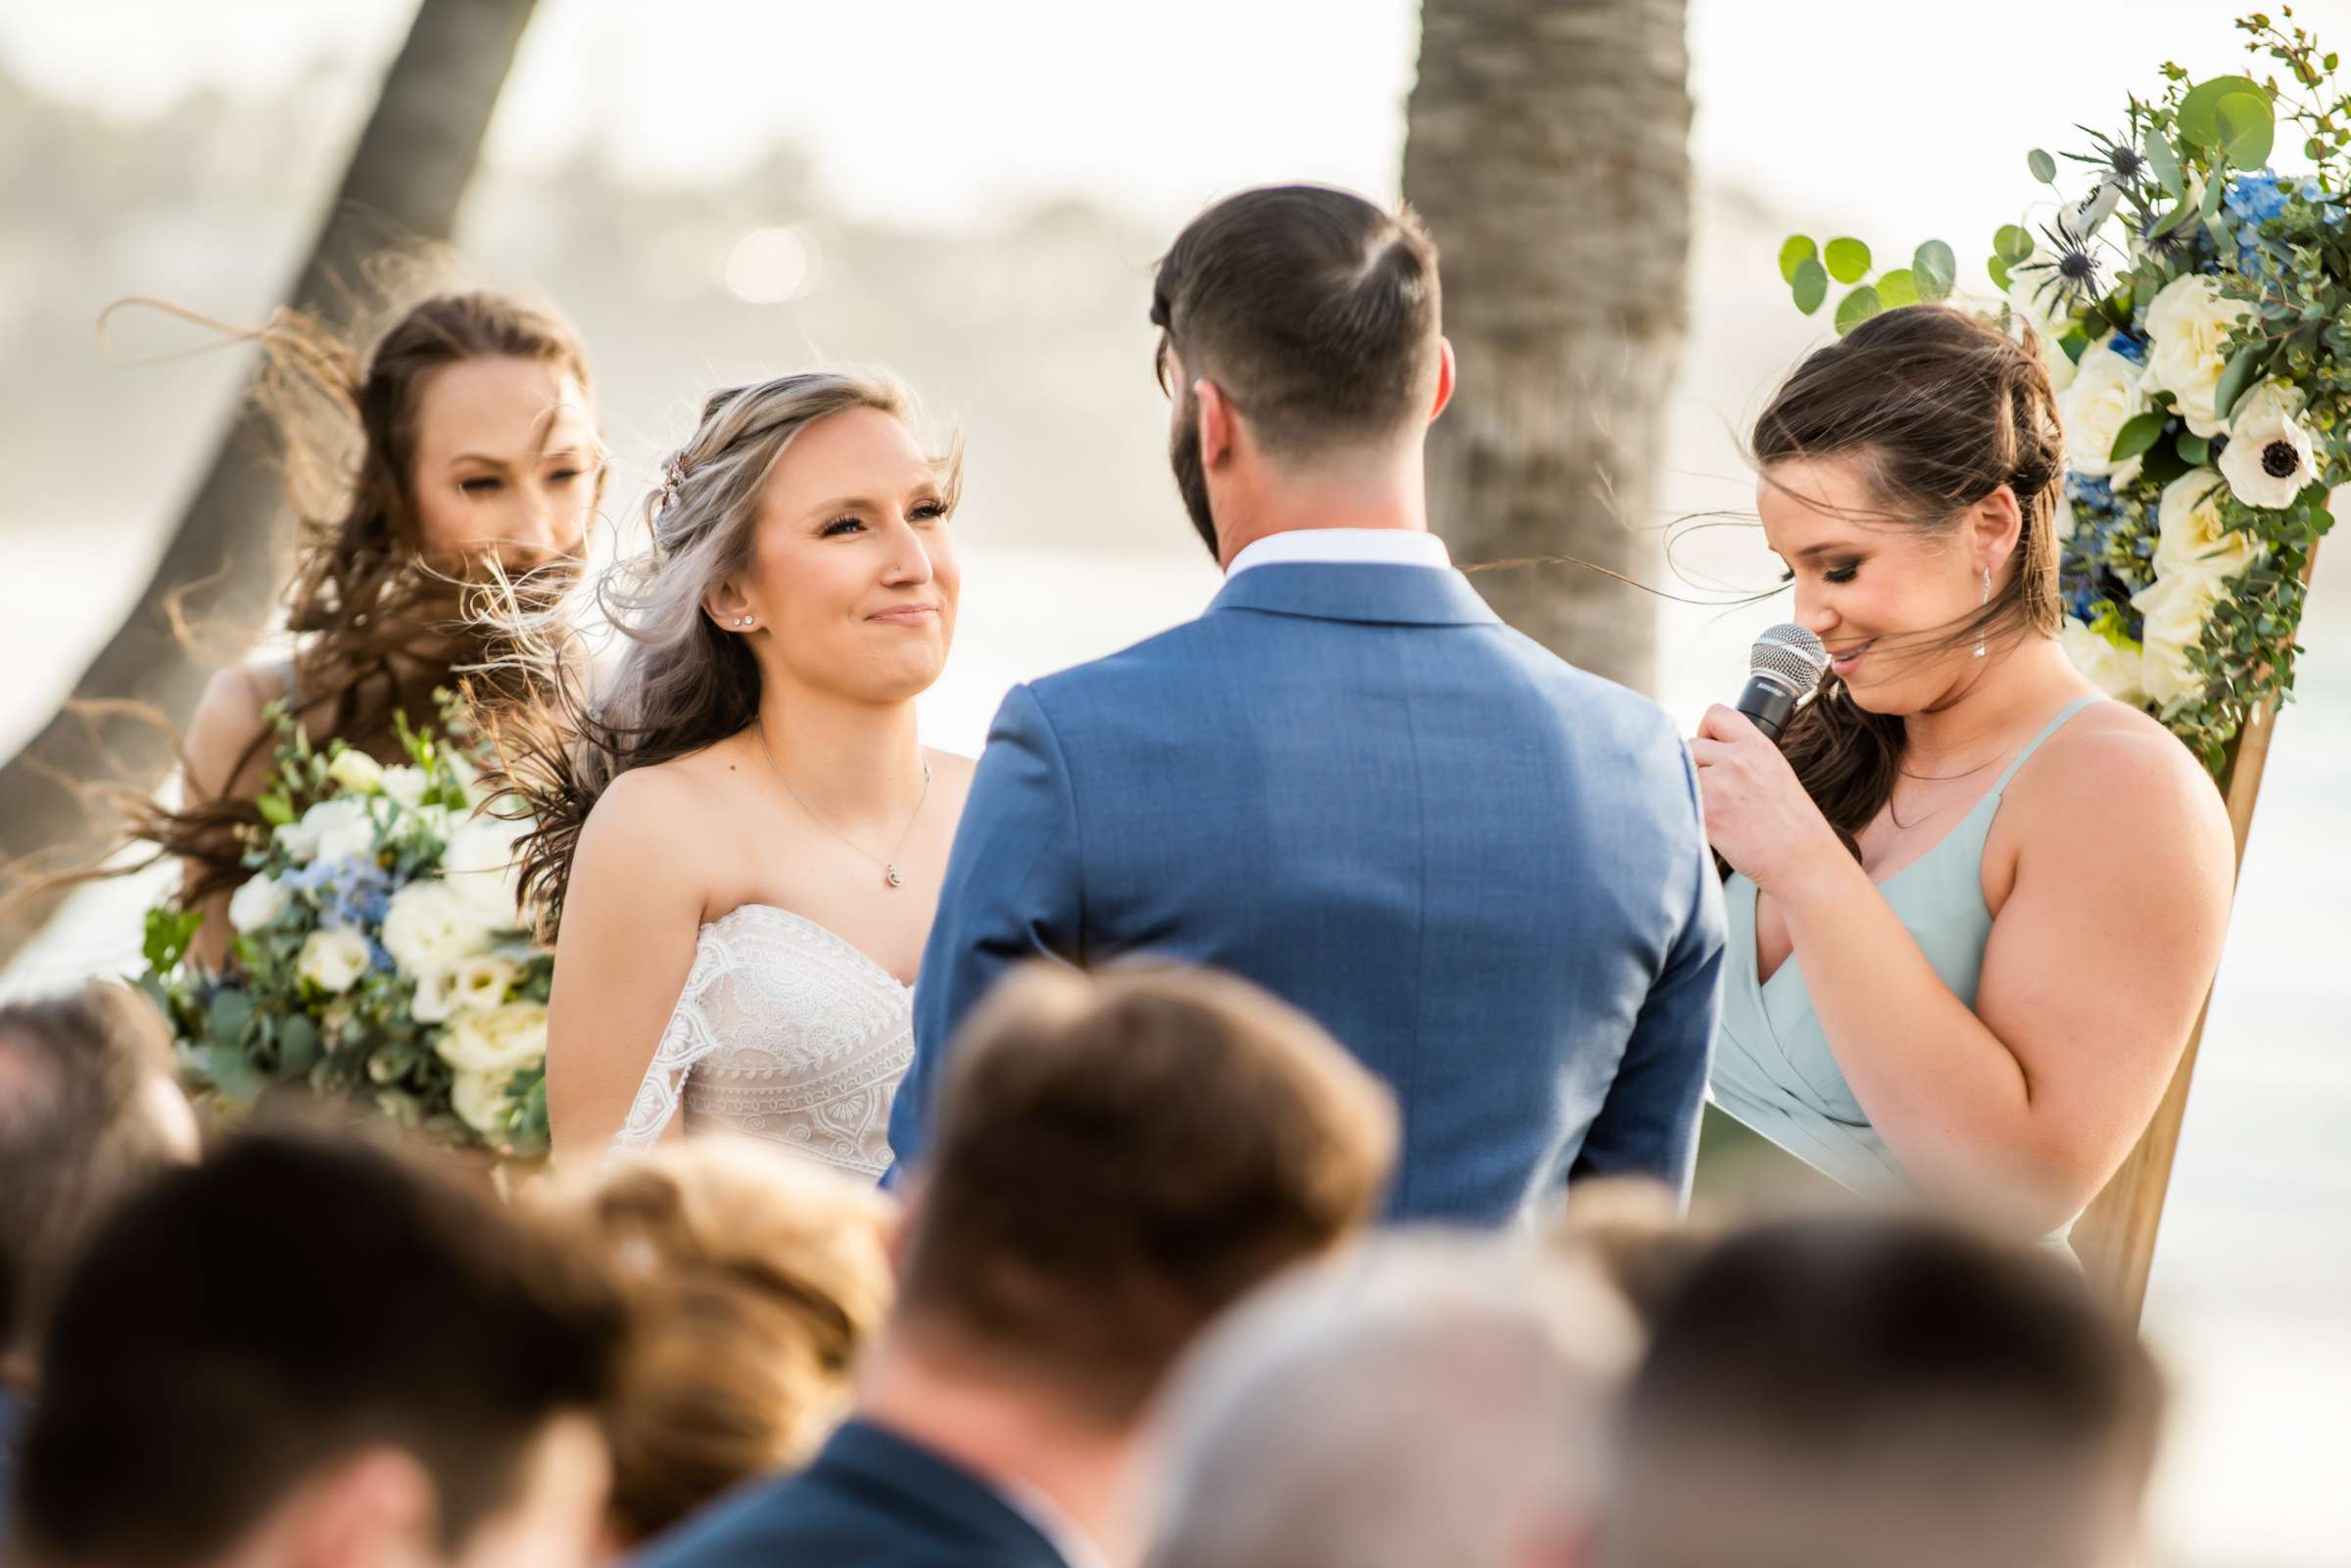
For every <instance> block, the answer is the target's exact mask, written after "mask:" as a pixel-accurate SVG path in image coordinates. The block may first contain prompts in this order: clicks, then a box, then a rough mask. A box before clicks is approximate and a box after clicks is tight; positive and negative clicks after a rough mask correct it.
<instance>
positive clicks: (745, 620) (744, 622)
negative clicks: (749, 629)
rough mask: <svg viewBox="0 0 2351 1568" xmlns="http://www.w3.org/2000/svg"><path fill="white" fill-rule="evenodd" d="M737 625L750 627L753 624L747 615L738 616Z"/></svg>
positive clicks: (736, 618)
mask: <svg viewBox="0 0 2351 1568" xmlns="http://www.w3.org/2000/svg"><path fill="white" fill-rule="evenodd" d="M735 624H736V625H737V626H748V625H750V624H751V618H750V617H749V616H747V615H738V616H736V617H735Z"/></svg>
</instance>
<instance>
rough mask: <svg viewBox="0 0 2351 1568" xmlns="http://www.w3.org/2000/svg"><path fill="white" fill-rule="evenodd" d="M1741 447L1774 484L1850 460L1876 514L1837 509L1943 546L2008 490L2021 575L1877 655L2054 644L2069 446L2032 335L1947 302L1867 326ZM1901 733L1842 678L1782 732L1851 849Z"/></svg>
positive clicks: (1791, 391) (1894, 764)
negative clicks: (1813, 463) (1971, 511)
mask: <svg viewBox="0 0 2351 1568" xmlns="http://www.w3.org/2000/svg"><path fill="white" fill-rule="evenodd" d="M2027 331H2028V334H2029V332H2030V329H2027ZM1750 452H1751V458H1752V460H1753V463H1754V466H1755V469H1756V472H1757V473H1759V474H1760V475H1761V476H1762V478H1763V482H1764V483H1765V484H1771V485H1777V484H1779V481H1778V480H1776V479H1774V477H1773V475H1772V469H1773V467H1774V465H1776V464H1779V463H1785V462H1792V461H1797V460H1811V459H1818V458H1824V457H1826V458H1843V459H1849V460H1851V461H1853V462H1855V463H1857V464H1858V465H1859V470H1860V473H1861V476H1862V478H1863V479H1864V481H1865V482H1866V483H1867V485H1868V486H1869V488H1870V490H1871V491H1872V492H1873V493H1874V494H1875V496H1876V497H1877V499H1879V500H1880V501H1881V502H1882V508H1881V509H1874V510H1871V511H1868V512H1866V513H1850V514H1847V520H1848V521H1851V522H1856V523H1860V524H1864V525H1866V526H1869V527H1875V528H1889V529H1893V528H1899V529H1909V530H1911V531H1913V532H1916V533H1919V534H1923V535H1927V536H1929V537H1936V538H1949V537H1952V536H1954V535H1955V534H1956V533H1957V532H1958V529H1959V526H1960V516H1961V514H1962V513H1963V512H1965V511H1966V510H1967V508H1969V507H1971V506H1973V505H1975V504H1976V503H1977V502H1979V501H1981V500H1983V499H1986V498H1987V497H1989V496H1991V494H1992V493H1993V492H1994V491H1996V490H1998V489H1999V488H2000V487H2001V486H2003V485H2005V486H2007V487H2008V488H2009V489H2011V490H2013V491H2014V492H2015V493H2016V499H2017V505H2018V508H2019V509H2020V510H2021V511H2022V513H2023V515H2024V526H2023V530H2022V533H2021V535H2020V537H2019V541H2018V545H2017V553H2016V557H2015V560H2016V570H2015V571H2014V572H2013V573H2012V574H2011V575H2010V577H2009V579H2008V581H2007V582H2006V583H2005V584H2003V585H2001V586H2000V587H1999V588H1998V589H1997V591H1996V592H1995V593H1994V594H1992V596H1991V601H1990V602H1989V603H1987V604H1986V605H1985V606H1984V607H1983V609H1982V610H1980V611H1979V612H1977V613H1976V614H1974V615H1971V616H1969V617H1968V618H1967V619H1965V620H1964V621H1962V622H1960V623H1958V624H1956V625H1954V626H1951V627H1948V628H1941V629H1937V630H1934V631H1931V632H1926V633H1917V634H1908V635H1905V636H1902V637H1899V638H1893V637H1890V638H1885V639H1882V640H1881V641H1880V645H1879V647H1878V648H1877V649H1875V650H1873V652H1872V654H1871V656H1872V657H1873V658H1878V659H1885V658H1889V657H1892V658H1909V659H1921V658H1933V657H1938V656H1940V655H1943V654H1945V653H1948V652H1950V651H1951V650H1953V649H1955V648H1959V647H1962V646H1965V645H1966V644H1968V643H1971V642H1973V641H1976V640H1977V639H1978V638H1982V639H1984V640H1986V641H1988V642H1991V643H2001V644H2011V645H2012V644H2014V643H2015V642H2016V641H2020V640H2022V639H2024V638H2027V637H2055V636H2056V635H2057V633H2058V630H2059V628H2060V627H2061V626H2062V624H2063V614H2064V612H2063V609H2062V605H2061V601H2060V599H2059V596H2058V588H2057V536H2056V513H2057V502H2058V499H2059V486H2060V485H2061V483H2062V482H2063V480H2064V476H2065V436H2064V431H2063V429H2062V428H2061V426H2060V424H2059V421H2058V417H2057V401H2056V396H2055V394H2054V393H2053V392H2052V391H2051V390H2050V387H2049V377H2048V371H2047V370H2046V369H2045V368H2044V367H2043V365H2042V363H2041V359H2040V354H2039V348H2038V346H2037V345H2036V344H2035V342H2034V341H2033V340H2032V339H2031V337H2030V336H2029V335H2028V336H2027V338H2026V340H2025V341H2024V342H2022V343H2019V342H2017V341H2016V340H2014V339H2011V338H2009V337H2007V336H2006V335H2005V334H2003V333H2002V332H2001V331H2000V330H1999V329H1998V328H1996V327H1994V326H1992V325H1991V323H1989V322H1987V321H1984V320H1982V319H1980V318H1979V317H1976V316H1973V315H1970V314H1968V313H1967V312H1965V311H1962V310H1958V309H1952V308H1950V307H1948V306H1942V305H1912V306H1904V307H1902V308H1901V309H1894V310H1888V311H1885V312H1884V313H1882V314H1880V315H1875V316H1872V317H1870V318H1869V319H1868V320H1867V321H1864V322H1862V323H1861V324H1860V325H1859V326H1857V327H1855V328H1853V330H1852V331H1851V332H1849V333H1847V334H1846V336H1845V337H1843V338H1841V339H1839V340H1838V341H1837V342H1836V343H1833V344H1831V345H1829V346H1828V347H1827V348H1824V349H1820V350H1818V351H1816V352H1815V353H1814V354H1813V355H1812V356H1810V357H1809V358H1807V359H1805V360H1804V362H1803V363H1802V364H1800V365H1799V366H1798V367H1797V369H1796V372H1795V374H1793V375H1791V376H1790V377H1789V378H1788V379H1787V381H1786V382H1785V383H1783V384H1782V385H1781V387H1780V389H1779V391H1778V392H1777V393H1776V394H1775V395H1774V396H1773V398H1772V400H1771V403H1770V404H1769V406H1767V407H1766V408H1765V409H1764V410H1763V412H1762V414H1761V415H1760V416H1759V417H1758V418H1757V419H1756V421H1755V429H1754V435H1753V438H1752V440H1751V443H1750ZM1804 499H1805V500H1806V501H1807V502H1808V503H1809V504H1813V505H1818V504H1820V501H1819V499H1818V498H1817V497H1813V496H1809V495H1807V496H1806V497H1805V498H1804ZM1904 733H1905V732H1904V730H1903V725H1902V720H1901V718H1900V716H1899V715H1895V714H1882V713H1871V712H1869V711H1867V710H1866V709H1864V708H1862V707H1861V706H1859V705H1858V704H1857V703H1855V702H1854V701H1853V699H1852V695H1851V693H1850V692H1848V691H1847V689H1846V687H1845V684H1844V683H1843V682H1841V681H1839V680H1837V679H1836V678H1835V677H1833V676H1824V677H1823V679H1822V684H1821V688H1820V690H1819V692H1818V693H1817V694H1816V695H1815V696H1814V697H1813V699H1812V700H1811V701H1810V702H1808V703H1806V704H1805V705H1804V706H1803V707H1801V708H1799V710H1798V711H1797V714H1796V717H1795V718H1794V719H1793V720H1792V721H1790V723H1789V726H1788V729H1787V733H1786V734H1785V735H1784V736H1782V737H1781V741H1780V745H1781V749H1782V750H1784V751H1785V752H1786V753H1787V756H1788V760H1789V762H1790V763H1791V764H1792V765H1793V766H1794V767H1795V769H1796V775H1797V777H1798V778H1799V780H1801V781H1802V782H1803V785H1804V789H1805V791H1806V792H1807V793H1809V794H1810V795H1811V797H1812V799H1813V801H1814V803H1815V804H1817V805H1818V806H1819V807H1820V809H1821V814H1822V815H1823V816H1825V817H1827V818H1828V820H1829V822H1830V824H1831V826H1833V827H1834V828H1836V830H1837V832H1838V835H1839V836H1840V837H1841V838H1843V839H1844V840H1845V841H1846V844H1847V848H1853V847H1854V837H1855V835H1856V834H1857V833H1859V832H1860V831H1861V830H1862V829H1863V828H1865V827H1867V826H1868V825H1869V823H1870V822H1871V820H1872V819H1874V818H1875V817H1876V816H1877V814H1878V813H1879V811H1880V810H1882V809H1883V808H1884V807H1885V805H1886V803H1887V801H1888V800H1889V799H1891V798H1892V796H1893V793H1894V783H1895V777H1896V775H1897V774H1898V772H1899V771H1900V767H1901V755H1902V745H1903V737H1904ZM1857 852H1858V851H1857V850H1856V853H1857Z"/></svg>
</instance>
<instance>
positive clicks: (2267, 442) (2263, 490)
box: [2221, 381, 2319, 507]
mask: <svg viewBox="0 0 2351 1568" xmlns="http://www.w3.org/2000/svg"><path fill="white" fill-rule="evenodd" d="M2300 404H2301V399H2300V398H2299V397H2298V396H2296V395H2295V394H2294V392H2293V390H2292V389H2291V388H2289V387H2281V386H2279V384H2278V383H2277V382H2275V381H2265V382H2263V383H2262V384H2261V385H2260V386H2258V387H2255V388H2254V389H2253V390H2252V391H2250V392H2248V393H2246V394H2245V395H2244V396H2243V397H2242V398H2240V399H2238V400H2237V404H2236V406H2235V407H2234V408H2232V409H2231V410H2230V418H2229V449H2228V451H2224V452H2222V453H2221V477H2222V478H2224V479H2226V480H2228V481H2229V488H2230V489H2231V490H2232V491H2234V492H2235V493H2236V499H2238V500H2241V501H2243V502H2244V503H2245V504H2246V505H2248V506H2266V507H2279V506H2291V505H2292V504H2293V503H2294V498H2295V497H2296V496H2299V495H2301V494H2302V492H2303V491H2305V490H2307V489H2308V488H2309V487H2310V485H2311V484H2312V482H2313V481H2315V480H2316V479H2317V478H2318V477H2319V471H2318V457H2317V454H2316V453H2315V452H2313V451H2312V450H2311V444H2310V432H2309V431H2308V430H2305V429H2304V428H2302V422H2301V421H2300V420H2299V419H2297V418H2295V417H2294V416H2295V415H2296V414H2297V413H2299V412H2301V407H2300Z"/></svg>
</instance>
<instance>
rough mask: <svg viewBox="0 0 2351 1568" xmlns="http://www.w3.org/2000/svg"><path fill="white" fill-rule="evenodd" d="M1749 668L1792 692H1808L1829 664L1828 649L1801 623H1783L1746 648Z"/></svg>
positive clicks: (1749, 670) (1799, 693)
mask: <svg viewBox="0 0 2351 1568" xmlns="http://www.w3.org/2000/svg"><path fill="white" fill-rule="evenodd" d="M1747 668H1748V673H1749V674H1751V675H1760V676H1763V677H1765V678H1766V679H1768V680H1771V681H1775V682H1777V683H1778V684H1780V685H1781V686H1783V687H1785V688H1787V689H1788V692H1789V694H1790V695H1791V696H1798V697H1801V696H1806V695H1809V694H1810V693H1811V692H1812V691H1813V689H1815V688H1817V687H1818V686H1819V685H1820V678H1821V676H1822V675H1824V674H1826V673H1827V671H1828V668H1829V650H1828V649H1827V648H1825V647H1823V646H1822V645H1821V641H1820V639H1819V638H1817V637H1814V636H1813V635H1812V634H1811V633H1810V632H1807V631H1805V630H1804V629H1803V628H1802V627H1800V626H1796V625H1793V624H1783V625H1780V626H1775V627H1772V628H1770V629H1769V630H1767V631H1765V632H1764V633H1763V634H1762V635H1761V636H1759V637H1757V638H1756V639H1755V641H1754V646H1752V647H1751V648H1749V649H1748V650H1747Z"/></svg>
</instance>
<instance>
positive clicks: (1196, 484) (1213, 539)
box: [1168, 389, 1224, 566]
mask: <svg viewBox="0 0 2351 1568" xmlns="http://www.w3.org/2000/svg"><path fill="white" fill-rule="evenodd" d="M1168 466H1169V467H1171V468H1173V469H1175V470H1176V494H1177V495H1179V496H1181V497H1182V498H1183V509H1184V510H1185V511H1187V512H1189V513H1191V514H1192V527H1193V528H1195V529H1197V530H1198V531H1199V533H1200V543H1202V544H1203V545H1206V546H1208V558H1209V559H1210V560H1213V561H1215V562H1216V563H1217V564H1218V565H1219V566H1222V565H1223V564H1224V558H1223V556H1222V555H1220V554H1219V553H1218V552H1217V518H1216V513H1215V512H1214V511H1213V510H1211V509H1210V507H1209V504H1208V466H1207V465H1206V464H1205V463H1203V462H1201V460H1200V404H1199V402H1198V400H1196V399H1195V398H1193V396H1192V394H1191V392H1190V391H1189V390H1188V389H1187V390H1186V391H1185V392H1184V395H1183V410H1182V414H1181V416H1180V417H1179V418H1177V419H1176V429H1175V432H1174V434H1172V435H1171V436H1169V438H1168Z"/></svg>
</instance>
